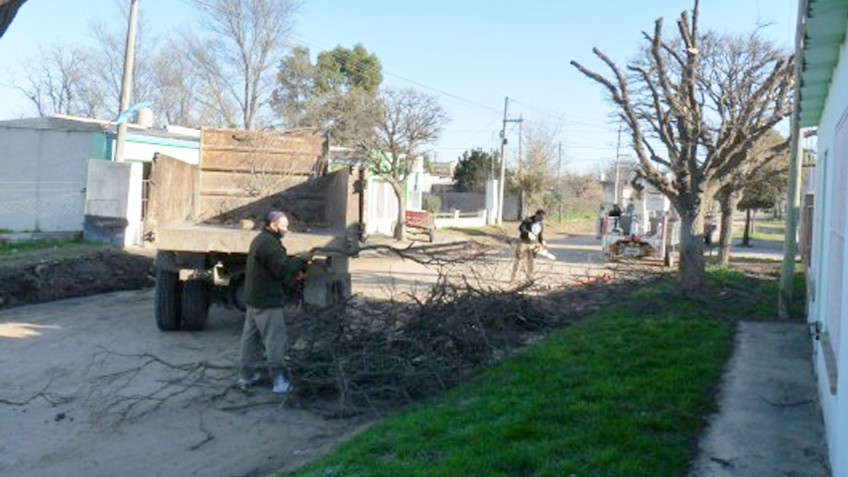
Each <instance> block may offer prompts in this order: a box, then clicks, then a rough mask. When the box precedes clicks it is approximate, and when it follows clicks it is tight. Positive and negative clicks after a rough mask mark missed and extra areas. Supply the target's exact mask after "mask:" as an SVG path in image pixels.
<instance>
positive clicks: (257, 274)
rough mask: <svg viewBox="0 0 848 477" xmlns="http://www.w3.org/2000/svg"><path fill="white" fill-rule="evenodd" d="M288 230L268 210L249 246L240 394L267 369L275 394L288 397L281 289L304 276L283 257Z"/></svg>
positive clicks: (282, 218) (297, 263) (301, 265)
mask: <svg viewBox="0 0 848 477" xmlns="http://www.w3.org/2000/svg"><path fill="white" fill-rule="evenodd" d="M288 230H289V219H288V217H286V214H284V213H282V212H280V211H278V210H272V211H270V212H268V213H267V214H266V215H265V227H264V228H263V229H262V231H261V232H259V235H257V236H256V238H254V239H253V242H251V244H250V251H249V252H248V255H247V272H246V273H245V284H244V302H245V304H246V305H247V314H246V316H245V320H244V330H243V331H242V335H241V377H240V378H239V380H238V386H239V387H241V388H242V389H246V388H247V387H249V386H252V385H254V384H256V383H258V382H259V381H260V380H261V379H262V374H261V372H260V371H259V370H260V368H261V367H268V368H269V369H270V370H271V374H272V376H273V379H274V388H273V390H274V392H275V393H277V394H287V393H288V392H289V391H290V390H291V384H290V383H289V381H288V380H287V379H286V377H285V375H284V374H283V359H284V357H285V354H286V350H287V348H288V338H287V336H286V324H285V321H284V320H283V305H284V304H285V300H286V294H285V291H284V288H283V286H284V284H285V283H291V282H293V281H295V279H296V277H298V276H299V275H300V274H302V273H304V271H305V270H306V262H305V261H304V260H300V259H297V258H293V257H289V256H288V255H287V254H286V249H285V247H283V242H282V239H283V236H284V235H285V234H286V232H288ZM263 351H264V354H265V357H266V361H265V362H264V363H263V360H262V354H263Z"/></svg>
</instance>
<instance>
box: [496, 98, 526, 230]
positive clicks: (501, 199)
mask: <svg viewBox="0 0 848 477" xmlns="http://www.w3.org/2000/svg"><path fill="white" fill-rule="evenodd" d="M522 122H523V119H520V118H519V119H509V96H507V97H505V98H504V116H503V128H502V129H501V180H500V182H499V183H498V217H497V224H498V225H503V211H504V182H506V142H507V141H506V125H507V123H519V125H520V124H521V123H522ZM519 131H520V130H519ZM518 147H519V154H521V151H520V150H521V138H520V137H519V139H518ZM518 167H521V156H519V157H518Z"/></svg>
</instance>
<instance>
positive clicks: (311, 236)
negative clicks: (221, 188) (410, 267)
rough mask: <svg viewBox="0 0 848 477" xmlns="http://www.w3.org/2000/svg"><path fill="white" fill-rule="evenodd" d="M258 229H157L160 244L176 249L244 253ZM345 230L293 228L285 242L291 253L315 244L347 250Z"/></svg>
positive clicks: (181, 250) (321, 246)
mask: <svg viewBox="0 0 848 477" xmlns="http://www.w3.org/2000/svg"><path fill="white" fill-rule="evenodd" d="M258 233H259V231H258V230H242V229H238V228H228V227H226V226H217V225H179V226H170V227H163V228H159V229H158V230H157V231H156V247H157V248H158V249H160V250H170V251H174V252H223V253H243V254H246V253H247V252H248V250H249V249H250V242H251V241H253V238H254V237H256V235H257V234H258ZM344 236H345V234H344V231H343V230H326V231H323V230H322V231H321V232H317V233H316V232H309V233H305V232H289V233H287V234H286V236H285V238H284V239H283V245H285V247H286V251H287V252H288V253H289V254H298V253H302V252H309V251H311V250H313V249H315V248H334V249H338V250H344V249H345V244H344Z"/></svg>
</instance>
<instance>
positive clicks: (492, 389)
mask: <svg viewBox="0 0 848 477" xmlns="http://www.w3.org/2000/svg"><path fill="white" fill-rule="evenodd" d="M710 275H711V284H712V285H711V286H715V287H722V288H726V289H729V290H730V291H728V292H726V293H735V292H734V291H733V290H734V288H736V287H738V288H745V286H746V285H745V283H744V280H745V278H744V277H740V276H737V275H734V274H731V273H725V272H723V271H718V272H717V271H711V273H710ZM728 287H729V288H728ZM672 288H673V287H672V285H671V282H670V280H668V281H665V282H660V283H659V284H654V285H649V286H646V287H644V288H642V289H641V290H639V291H638V292H637V293H635V294H633V295H632V296H631V297H629V298H626V297H622V298H623V299H622V300H621V302H620V303H621V304H619V305H617V306H615V307H610V308H607V309H604V310H602V311H600V312H597V313H594V314H592V315H590V316H588V317H586V318H585V319H583V320H581V321H580V322H578V323H577V324H575V325H574V326H571V327H569V328H566V329H564V330H561V331H559V332H557V333H556V334H554V335H553V336H551V337H549V338H548V339H546V340H544V341H542V342H541V343H539V344H537V345H534V346H532V347H529V348H527V349H525V350H524V351H523V352H521V353H519V354H518V355H516V356H513V357H511V358H509V359H506V360H505V361H503V362H501V363H500V364H498V365H496V366H494V367H492V368H490V369H488V370H487V371H485V372H484V373H482V374H481V375H479V376H477V377H476V378H475V379H472V380H471V381H469V382H467V383H465V384H463V385H461V386H459V387H457V388H454V389H453V390H451V391H448V392H446V393H444V394H442V395H440V396H438V397H436V398H434V399H432V400H430V401H429V402H426V403H422V404H420V405H418V406H416V407H413V408H411V409H408V410H406V411H404V412H402V413H399V414H397V415H395V416H393V417H390V418H388V419H386V420H385V421H383V422H382V423H380V424H379V425H377V426H375V427H373V428H372V429H370V430H368V431H366V432H364V433H363V434H361V435H359V436H357V437H356V438H354V439H352V440H351V441H349V442H347V443H346V444H344V445H343V446H342V447H341V448H340V449H338V450H337V452H335V453H334V454H332V455H330V456H328V457H326V458H323V459H320V460H318V461H316V462H313V463H312V464H310V465H307V466H306V467H304V468H301V469H300V470H299V471H298V472H296V473H294V474H291V475H297V476H463V477H470V476H570V475H575V476H581V477H584V476H627V477H635V476H651V477H654V476H680V475H685V473H686V471H687V469H688V467H689V462H690V460H691V459H692V458H693V456H694V452H695V450H696V442H697V438H698V436H699V435H700V433H701V431H702V430H703V428H704V426H705V423H706V421H705V417H706V416H707V414H708V413H709V412H711V411H712V410H714V406H715V404H714V392H715V389H716V386H717V383H718V381H719V378H720V375H721V370H722V367H723V365H724V362H725V360H726V359H727V357H728V356H729V353H730V351H731V347H732V344H731V343H732V334H733V328H734V324H733V323H734V322H733V320H732V319H727V318H728V317H727V315H726V312H727V311H728V310H727V309H726V307H725V308H721V307H724V306H725V305H726V301H728V299H722V300H713V301H709V300H705V302H704V303H691V302H685V301H683V300H681V299H678V298H676V294H674V293H672V291H671V290H672ZM738 295H739V297H741V298H739V297H737V296H735V295H734V297H733V298H732V299H729V301H734V302H735V306H736V307H737V309H740V308H738V307H740V306H741V307H742V308H744V306H745V305H748V306H750V307H755V305H756V303H754V302H753V301H752V303H747V304H745V303H740V302H739V301H740V300H742V301H744V300H745V298H744V297H745V296H749V295H746V294H745V293H739V294H738ZM758 299H760V298H757V297H755V298H752V299H751V300H758ZM710 303H715V306H716V307H719V308H715V309H713V306H712V305H710ZM717 316H720V317H722V318H716V317H717Z"/></svg>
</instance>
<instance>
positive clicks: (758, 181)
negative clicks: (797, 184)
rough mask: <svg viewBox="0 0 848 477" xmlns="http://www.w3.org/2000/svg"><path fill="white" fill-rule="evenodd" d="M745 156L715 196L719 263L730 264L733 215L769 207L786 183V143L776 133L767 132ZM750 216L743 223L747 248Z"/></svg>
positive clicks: (787, 142)
mask: <svg viewBox="0 0 848 477" xmlns="http://www.w3.org/2000/svg"><path fill="white" fill-rule="evenodd" d="M745 154H746V155H747V157H746V158H745V160H744V161H743V162H741V163H740V164H739V166H738V167H737V168H736V169H734V170H733V171H732V172H731V173H730V174H728V175H727V176H726V177H725V179H724V181H723V185H722V187H721V188H720V189H719V190H718V192H717V193H716V195H715V199H716V201H718V203H719V206H720V208H721V226H720V228H719V230H720V234H719V252H718V259H719V263H721V264H723V265H727V264H729V263H730V250H731V246H732V241H733V212H734V211H735V210H736V209H737V208H739V210H748V211H749V212H750V211H751V210H753V209H758V208H765V207H771V206H772V205H773V204H774V200H775V198H776V196H777V194H779V193H780V192H781V191H783V188H782V187H781V186H780V181H782V182H783V184H784V185H785V184H786V181H787V180H788V176H787V172H788V170H789V141H788V140H786V139H785V138H784V137H783V136H781V135H780V134H779V133H778V132H777V131H775V130H771V131H769V132H767V133H766V134H765V135H763V137H761V138H760V140H759V141H757V142H756V143H755V144H754V145H753V146H752V147H751V148H750V149H748V150H747V151H745ZM750 217H751V214H750V213H748V214H747V219H748V220H746V222H745V234H746V235H745V238H744V240H743V245H748V231H749V230H748V229H749V225H750Z"/></svg>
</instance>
